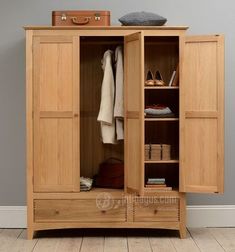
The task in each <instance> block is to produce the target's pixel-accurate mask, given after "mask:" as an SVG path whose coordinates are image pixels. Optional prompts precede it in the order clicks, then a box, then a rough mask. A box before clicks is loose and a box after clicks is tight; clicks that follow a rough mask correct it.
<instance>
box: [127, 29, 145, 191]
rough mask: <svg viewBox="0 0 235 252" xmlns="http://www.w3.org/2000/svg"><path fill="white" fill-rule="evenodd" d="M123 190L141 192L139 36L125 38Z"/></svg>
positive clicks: (141, 46) (141, 62) (141, 65)
mask: <svg viewBox="0 0 235 252" xmlns="http://www.w3.org/2000/svg"><path fill="white" fill-rule="evenodd" d="M124 55H125V58H124V68H125V77H124V78H125V80H124V83H125V84H124V86H125V91H124V92H125V189H126V191H127V192H135V193H137V194H139V195H142V194H143V189H144V160H143V154H144V135H143V133H144V76H143V74H144V39H143V35H142V33H141V32H138V33H134V34H131V35H128V36H125V39H124Z"/></svg>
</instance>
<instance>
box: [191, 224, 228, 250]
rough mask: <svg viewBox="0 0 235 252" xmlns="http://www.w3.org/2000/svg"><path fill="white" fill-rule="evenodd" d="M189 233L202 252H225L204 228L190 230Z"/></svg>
mask: <svg viewBox="0 0 235 252" xmlns="http://www.w3.org/2000/svg"><path fill="white" fill-rule="evenodd" d="M189 232H190V234H191V236H192V238H193V240H194V241H195V243H196V244H197V246H198V247H199V249H200V250H201V251H202V252H215V251H216V252H223V251H225V250H224V249H223V248H222V246H221V245H220V244H219V243H218V242H217V240H216V239H215V238H214V237H213V236H212V234H211V233H210V231H209V230H208V229H206V228H191V229H189Z"/></svg>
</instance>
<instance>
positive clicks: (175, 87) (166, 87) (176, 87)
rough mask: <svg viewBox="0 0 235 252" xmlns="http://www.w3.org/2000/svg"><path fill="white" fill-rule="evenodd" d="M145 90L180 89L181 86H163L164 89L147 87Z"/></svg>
mask: <svg viewBox="0 0 235 252" xmlns="http://www.w3.org/2000/svg"><path fill="white" fill-rule="evenodd" d="M144 89H179V86H173V87H172V86H162V87H156V86H153V87H151V86H145V87H144Z"/></svg>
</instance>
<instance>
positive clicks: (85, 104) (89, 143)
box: [80, 36, 124, 178]
mask: <svg viewBox="0 0 235 252" xmlns="http://www.w3.org/2000/svg"><path fill="white" fill-rule="evenodd" d="M123 41H124V38H123V37H100V36H99V37H81V38H80V114H81V117H80V174H81V176H85V177H91V178H92V177H93V176H94V175H95V174H97V173H98V169H99V164H100V163H101V162H103V161H105V160H106V159H108V158H110V157H116V158H119V159H121V160H123V159H124V143H123V141H119V143H118V144H115V145H113V144H103V143H102V141H101V133H100V123H99V122H98V121H97V116H98V113H99V108H100V97H101V85H102V80H103V70H102V65H101V60H102V58H103V55H104V52H105V51H106V50H108V49H110V50H113V51H115V48H116V47H117V46H118V45H123Z"/></svg>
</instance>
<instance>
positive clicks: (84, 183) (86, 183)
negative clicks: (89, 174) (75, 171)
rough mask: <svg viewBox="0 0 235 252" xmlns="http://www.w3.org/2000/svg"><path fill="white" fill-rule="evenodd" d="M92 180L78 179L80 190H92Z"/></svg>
mask: <svg viewBox="0 0 235 252" xmlns="http://www.w3.org/2000/svg"><path fill="white" fill-rule="evenodd" d="M92 183H93V179H91V178H85V177H80V190H81V191H89V190H91V188H92Z"/></svg>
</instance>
